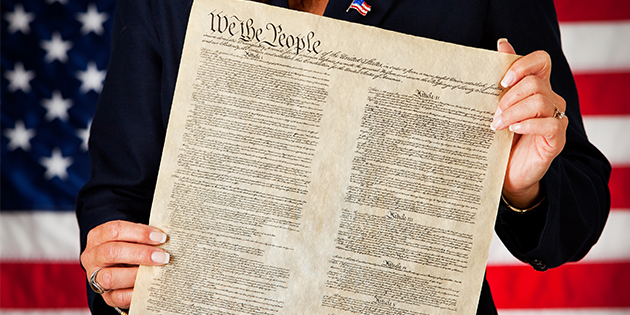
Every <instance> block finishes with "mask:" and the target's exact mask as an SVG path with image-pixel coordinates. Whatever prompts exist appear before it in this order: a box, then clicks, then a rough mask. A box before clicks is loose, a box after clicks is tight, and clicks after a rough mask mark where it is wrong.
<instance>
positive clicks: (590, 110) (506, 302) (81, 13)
mask: <svg viewBox="0 0 630 315" xmlns="http://www.w3.org/2000/svg"><path fill="white" fill-rule="evenodd" d="M1 1H2V14H1V17H0V20H1V21H2V33H1V35H2V47H1V48H2V59H1V69H0V77H1V87H2V96H1V97H2V103H1V106H2V125H1V128H0V133H1V134H2V136H1V139H2V140H1V141H2V142H1V148H2V149H1V150H2V153H1V154H2V155H1V173H2V182H1V185H2V193H1V196H0V198H1V212H0V314H7V315H8V314H15V315H17V314H21V315H24V314H33V315H34V314H50V315H52V314H77V315H78V314H88V313H89V312H88V310H87V305H86V297H85V296H86V294H85V290H86V286H85V275H84V273H83V270H82V269H81V267H80V265H79V233H78V227H77V224H76V219H75V216H74V211H73V207H74V199H75V196H76V193H77V192H78V190H79V188H80V187H81V186H82V184H83V183H84V182H85V181H86V180H87V178H88V174H89V161H88V155H87V138H88V134H89V132H88V131H89V127H90V120H91V116H92V114H93V112H94V108H95V104H96V101H97V98H98V95H99V93H100V89H101V84H102V81H103V79H104V77H105V70H106V67H107V60H108V55H109V40H110V37H111V27H112V20H113V19H112V17H113V8H114V0H1ZM505 1H509V0H505ZM556 7H557V10H558V16H559V19H560V22H561V30H562V38H563V45H564V49H565V53H566V54H567V57H568V59H569V63H570V64H571V67H572V69H573V71H574V73H575V79H576V83H577V86H578V91H579V93H580V98H581V108H582V113H583V115H584V123H585V126H586V129H587V133H588V135H589V138H590V139H591V141H592V142H593V143H594V144H595V145H596V146H597V147H599V148H600V149H601V150H602V151H603V152H604V154H605V155H606V156H607V157H608V159H609V160H610V162H611V163H612V165H613V172H612V177H611V181H610V188H611V193H612V207H613V209H612V211H611V215H610V218H609V221H608V223H607V226H606V228H605V230H604V233H603V235H602V238H601V239H600V241H599V243H598V244H597V245H596V246H595V247H594V248H593V249H592V250H591V252H590V253H589V254H588V255H587V257H586V258H585V259H584V260H582V261H581V262H579V263H572V264H568V265H565V266H562V267H560V268H557V269H553V270H549V271H547V272H543V273H541V272H536V271H534V270H533V269H532V268H531V267H530V266H528V265H525V264H523V263H520V262H518V261H517V260H516V259H514V258H512V257H511V256H510V254H509V253H508V252H507V250H506V249H505V248H504V247H503V246H502V245H501V244H500V242H498V241H496V242H493V245H492V248H491V254H490V260H489V263H488V264H489V266H488V272H487V277H488V280H489V282H490V286H491V288H492V293H493V296H494V299H495V302H496V304H497V307H498V308H499V312H500V314H502V315H521V314H523V315H525V314H537V315H565V314H582V315H587V314H588V315H595V314H598V315H613V314H614V315H620V314H630V97H629V95H630V92H629V91H630V0H597V1H596V0H556Z"/></svg>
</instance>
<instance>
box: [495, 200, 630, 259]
mask: <svg viewBox="0 0 630 315" xmlns="http://www.w3.org/2000/svg"><path fill="white" fill-rule="evenodd" d="M628 227H630V209H623V210H621V209H615V210H613V211H611V212H610V217H609V218H608V221H607V222H606V227H605V228H604V232H603V233H602V236H601V237H600V238H599V241H598V242H597V244H595V246H593V248H592V249H591V251H590V252H589V253H588V254H587V255H586V257H584V259H582V260H581V261H580V262H586V263H598V262H616V261H626V262H627V261H630V242H628V241H622V240H630V229H629V228H628ZM522 264H524V263H522V262H521V261H519V260H518V259H516V258H514V256H512V254H510V252H509V251H508V250H507V248H505V246H504V245H503V243H501V240H499V237H498V236H497V235H496V234H495V235H494V237H493V239H492V245H490V256H489V258H488V265H493V266H498V265H522Z"/></svg>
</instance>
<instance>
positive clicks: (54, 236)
mask: <svg viewBox="0 0 630 315" xmlns="http://www.w3.org/2000/svg"><path fill="white" fill-rule="evenodd" d="M79 252H80V248H79V227H78V224H77V219H76V217H75V215H74V212H73V211H2V212H0V259H2V260H29V261H35V260H56V261H61V260H65V261H78V260H79Z"/></svg>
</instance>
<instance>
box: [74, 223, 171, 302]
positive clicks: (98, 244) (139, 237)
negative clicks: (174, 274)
mask: <svg viewBox="0 0 630 315" xmlns="http://www.w3.org/2000/svg"><path fill="white" fill-rule="evenodd" d="M164 242H166V234H164V233H163V232H162V231H160V230H158V229H156V228H154V227H150V226H148V225H144V224H138V223H132V222H127V221H111V222H107V223H103V224H101V225H99V226H97V227H95V228H94V229H92V230H91V231H90V232H89V233H88V236H87V245H86V247H85V251H83V254H81V264H82V265H83V268H85V271H86V272H87V277H88V280H89V279H90V276H91V275H92V274H93V273H94V272H95V271H96V270H98V269H99V268H101V269H100V270H99V271H98V273H97V274H96V282H97V283H98V284H100V286H101V287H102V289H103V290H105V291H106V292H105V293H103V294H102V295H103V299H104V300H105V302H106V303H107V304H108V305H110V306H113V307H119V308H129V305H130V304H131V294H132V291H133V286H134V282H135V280H136V274H137V273H138V265H163V264H166V263H168V261H169V258H170V256H169V255H168V253H166V252H165V251H164V250H162V249H161V248H157V247H155V245H160V244H163V243H164Z"/></svg>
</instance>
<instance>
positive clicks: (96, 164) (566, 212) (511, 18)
mask: <svg viewBox="0 0 630 315" xmlns="http://www.w3.org/2000/svg"><path fill="white" fill-rule="evenodd" d="M350 2H351V0H330V3H329V4H328V7H327V9H326V13H325V15H326V16H328V17H332V18H336V19H343V20H348V21H353V22H357V23H362V24H368V25H373V26H377V27H381V28H385V29H389V30H394V31H398V32H403V33H408V34H413V35H418V36H423V37H429V38H433V39H437V40H442V41H448V42H453V43H457V44H462V45H467V46H474V47H480V48H486V49H490V50H495V49H496V41H497V39H498V38H501V37H505V38H508V39H509V41H510V43H511V44H512V45H513V46H514V48H515V49H516V51H517V52H518V53H519V54H521V55H525V54H528V53H530V52H532V51H535V50H545V51H547V52H548V53H549V54H550V55H551V57H552V61H553V73H552V77H551V81H552V85H553V89H554V90H555V91H556V92H557V93H558V94H560V95H562V96H563V97H564V99H565V100H566V101H567V106H568V107H567V111H566V112H567V116H568V117H569V121H570V124H569V128H568V130H567V143H566V146H565V149H564V151H563V152H562V153H561V154H560V156H558V157H557V158H556V159H555V161H554V162H553V163H552V165H551V167H550V169H549V171H548V172H547V174H546V175H545V177H544V179H543V181H542V184H543V185H542V186H543V190H544V194H545V195H546V197H547V198H546V201H545V202H544V204H543V205H542V206H541V207H540V208H538V209H537V210H536V211H533V212H530V213H527V214H517V213H515V212H513V211H511V210H509V209H507V208H506V207H505V206H504V205H502V206H501V207H500V208H499V214H498V218H497V222H496V232H497V234H498V235H499V236H500V238H501V239H502V241H503V242H504V244H505V245H506V246H507V248H508V249H509V250H510V251H511V252H512V254H514V256H516V257H517V258H518V259H520V260H522V261H524V262H527V263H530V264H531V265H532V266H533V267H534V268H535V269H537V270H545V269H547V268H552V267H557V266H559V265H561V264H563V263H565V262H567V261H575V260H579V259H580V258H582V257H583V256H584V255H585V254H586V253H587V252H588V250H589V249H590V247H591V246H592V245H593V244H594V243H595V242H596V240H597V239H598V237H599V235H600V233H601V231H602V228H603V226H604V223H605V221H606V218H607V215H608V209H609V206H610V200H609V199H610V198H609V192H608V188H607V182H608V177H609V174H610V165H609V164H608V162H607V161H606V159H605V158H604V157H603V156H602V155H601V154H600V153H599V152H598V151H597V150H596V149H595V148H594V147H593V146H592V145H591V144H590V143H589V142H588V140H587V138H586V136H585V133H584V128H583V125H582V119H581V116H580V111H579V105H578V99H577V92H576V89H575V85H574V82H573V78H572V75H571V72H570V69H569V66H568V64H567V62H566V60H565V58H564V55H563V53H562V51H561V47H560V34H559V29H558V23H557V19H556V15H555V10H554V6H553V2H552V0H510V1H506V0H423V1H417V0H368V1H367V2H368V4H370V5H371V6H372V11H371V12H369V13H368V14H367V16H365V17H363V16H361V15H359V14H358V13H357V12H356V11H354V10H351V11H350V12H346V9H347V8H348V6H349V4H350ZM191 4H192V0H122V1H119V2H118V4H117V8H116V15H115V22H114V33H113V45H112V55H111V62H110V65H109V70H108V72H107V78H106V79H105V83H104V88H103V91H102V94H101V99H100V102H99V105H98V108H97V110H96V114H95V117H94V121H93V124H92V131H91V138H90V142H89V146H90V156H91V161H92V171H91V179H90V181H89V182H88V183H87V184H86V185H85V187H84V188H83V189H82V190H81V192H80V194H79V197H78V202H77V217H78V220H79V224H80V227H81V246H82V249H84V248H85V243H86V237H87V233H88V231H89V230H90V229H92V228H93V227H95V226H97V225H99V224H101V223H104V222H106V221H110V220H116V219H122V220H129V221H134V222H143V223H147V222H148V219H149V212H150V205H151V200H152V197H153V190H154V187H155V182H156V177H157V172H158V166H159V163H160V156H161V150H162V144H163V141H164V135H165V131H166V125H167V121H168V117H169V112H170V106H171V100H172V97H173V90H174V87H175V81H176V77H177V71H178V66H179V60H180V55H181V50H182V45H183V40H184V35H185V31H186V26H187V21H188V14H189V12H190V7H191ZM270 4H272V5H280V6H285V7H286V6H287V2H286V0H272V1H271V2H270ZM354 39H355V40H370V39H369V38H361V37H360V36H359V37H356V36H355V37H354ZM419 57H420V56H419ZM88 292H89V294H88V296H89V297H88V300H89V305H90V308H91V309H92V311H93V312H94V314H106V313H109V314H116V313H115V312H114V311H113V309H111V308H109V307H106V306H105V304H104V302H103V300H102V298H100V297H98V296H95V294H94V293H93V292H92V291H91V290H89V289H88ZM541 294H544V292H541ZM478 313H479V314H496V309H495V307H494V303H493V301H492V296H491V294H490V288H489V286H488V283H487V282H485V281H484V286H483V289H482V294H481V297H480V303H479V311H478Z"/></svg>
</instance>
